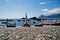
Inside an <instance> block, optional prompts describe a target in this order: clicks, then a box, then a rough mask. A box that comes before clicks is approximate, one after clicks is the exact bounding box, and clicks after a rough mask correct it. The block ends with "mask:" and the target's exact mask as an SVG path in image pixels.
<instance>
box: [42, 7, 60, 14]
mask: <svg viewBox="0 0 60 40" xmlns="http://www.w3.org/2000/svg"><path fill="white" fill-rule="evenodd" d="M46 10H47V9H46ZM57 13H60V8H54V9H52V10H48V11H45V12H44V13H43V15H51V14H57Z"/></svg>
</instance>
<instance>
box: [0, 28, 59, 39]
mask: <svg viewBox="0 0 60 40" xmlns="http://www.w3.org/2000/svg"><path fill="white" fill-rule="evenodd" d="M0 40H60V27H19V28H0Z"/></svg>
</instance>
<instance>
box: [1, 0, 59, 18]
mask: <svg viewBox="0 0 60 40" xmlns="http://www.w3.org/2000/svg"><path fill="white" fill-rule="evenodd" d="M25 13H27V15H28V17H33V16H36V17H38V16H40V15H42V14H43V15H51V14H56V13H60V0H0V18H22V17H24V16H25Z"/></svg>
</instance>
